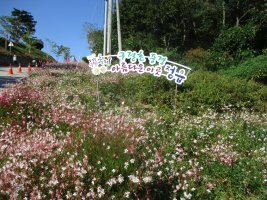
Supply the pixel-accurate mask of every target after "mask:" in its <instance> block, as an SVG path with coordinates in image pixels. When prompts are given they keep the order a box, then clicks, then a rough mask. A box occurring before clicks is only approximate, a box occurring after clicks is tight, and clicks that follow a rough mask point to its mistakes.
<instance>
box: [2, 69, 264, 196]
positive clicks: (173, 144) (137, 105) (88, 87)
mask: <svg viewBox="0 0 267 200" xmlns="http://www.w3.org/2000/svg"><path fill="white" fill-rule="evenodd" d="M132 78H133V77H132V76H126V77H121V76H118V75H112V76H109V75H106V76H102V77H96V76H93V75H92V74H91V72H90V71H87V70H86V69H83V70H71V69H62V68H58V69H47V70H43V71H39V72H36V73H33V74H32V75H31V76H30V77H29V78H28V79H27V80H24V81H21V82H19V83H17V84H15V85H13V86H10V87H9V88H7V89H6V90H5V91H4V92H2V93H1V94H0V199H266V198H267V167H266V166H267V114H266V112H264V111H262V110H256V109H252V108H248V107H243V108H242V109H236V107H234V106H231V105H230V106H229V105H226V106H225V107H224V108H223V109H222V111H220V112H219V111H218V110H216V109H213V108H212V107H211V108H205V110H204V111H201V112H199V113H198V114H195V115H194V114H192V113H190V112H185V111H184V110H182V109H181V110H180V109H175V110H174V109H163V108H164V106H162V105H160V106H157V105H155V104H149V103H147V104H146V103H145V102H146V101H145V100H144V101H135V102H134V101H133V99H135V100H136V99H140V98H147V96H144V97H142V96H138V97H135V96H134V95H135V93H134V92H131V91H132V90H131V88H132V85H131V84H129V88H126V89H125V91H122V90H118V88H117V89H116V87H115V86H114V84H116V83H120V82H123V81H127V80H131V79H132ZM152 78H153V79H155V78H154V77H152ZM188 79H190V76H189V78H188ZM97 83H99V85H100V92H99V91H97V90H96V89H97V87H96V84H97ZM130 83H131V81H130ZM103 85H107V87H109V89H108V90H107V87H106V88H104V87H103ZM113 86H114V87H113ZM98 92H99V93H100V107H99V106H98V102H97V97H98ZM118 92H120V94H117V93H118ZM123 92H125V93H123ZM126 93H127V95H124V94H126ZM116 94H117V95H116ZM128 94H129V95H128ZM139 94H140V93H139ZM167 94H168V93H166V94H165V95H167ZM159 96H160V95H159ZM170 99H171V98H170ZM113 100H114V101H113ZM162 102H163V101H162ZM265 103H266V102H265ZM166 105H168V104H166ZM177 105H178V106H181V104H177ZM187 109H189V108H187Z"/></svg>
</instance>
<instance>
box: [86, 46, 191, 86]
mask: <svg viewBox="0 0 267 200" xmlns="http://www.w3.org/2000/svg"><path fill="white" fill-rule="evenodd" d="M113 58H114V59H117V60H119V63H118V64H112V59H113ZM87 59H88V61H89V67H90V68H91V70H92V73H93V74H94V75H100V74H105V73H106V72H112V73H119V72H120V73H122V74H126V73H129V72H137V73H139V74H143V73H149V74H153V75H154V76H157V77H160V76H165V77H166V78H167V79H168V80H170V81H172V80H174V81H175V83H177V84H182V83H183V82H184V81H185V80H186V79H187V75H188V74H189V73H190V71H191V69H190V68H189V67H187V66H184V65H181V64H179V63H175V62H172V61H169V60H168V58H167V57H166V56H163V55H159V54H157V53H150V54H149V56H145V55H144V52H143V50H139V51H138V52H136V51H119V52H118V54H117V55H108V56H102V55H101V54H98V56H96V54H92V55H90V56H87Z"/></svg>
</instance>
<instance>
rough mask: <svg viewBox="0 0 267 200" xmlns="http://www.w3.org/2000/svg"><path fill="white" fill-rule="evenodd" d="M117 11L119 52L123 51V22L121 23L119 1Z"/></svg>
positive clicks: (117, 1) (117, 0)
mask: <svg viewBox="0 0 267 200" xmlns="http://www.w3.org/2000/svg"><path fill="white" fill-rule="evenodd" d="M116 10H117V29H118V47H119V51H121V50H122V45H121V22H120V9H119V0H116Z"/></svg>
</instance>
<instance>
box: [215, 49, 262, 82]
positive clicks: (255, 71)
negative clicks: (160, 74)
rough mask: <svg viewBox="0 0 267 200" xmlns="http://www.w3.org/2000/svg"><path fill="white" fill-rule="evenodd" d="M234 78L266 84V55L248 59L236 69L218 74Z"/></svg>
mask: <svg viewBox="0 0 267 200" xmlns="http://www.w3.org/2000/svg"><path fill="white" fill-rule="evenodd" d="M220 73H221V74H226V75H230V76H234V77H240V78H245V79H253V80H255V81H259V82H262V83H264V84H266V83H267V54H264V55H260V56H257V57H255V58H250V59H248V60H246V61H245V62H243V63H241V64H240V65H238V66H236V67H231V68H229V69H227V70H223V71H221V72H220Z"/></svg>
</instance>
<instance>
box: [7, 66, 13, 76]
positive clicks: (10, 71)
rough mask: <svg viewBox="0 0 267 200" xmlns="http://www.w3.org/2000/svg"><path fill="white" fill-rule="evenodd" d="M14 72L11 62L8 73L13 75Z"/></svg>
mask: <svg viewBox="0 0 267 200" xmlns="http://www.w3.org/2000/svg"><path fill="white" fill-rule="evenodd" d="M12 74H13V70H12V65H11V64H10V65H9V68H8V75H12Z"/></svg>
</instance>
